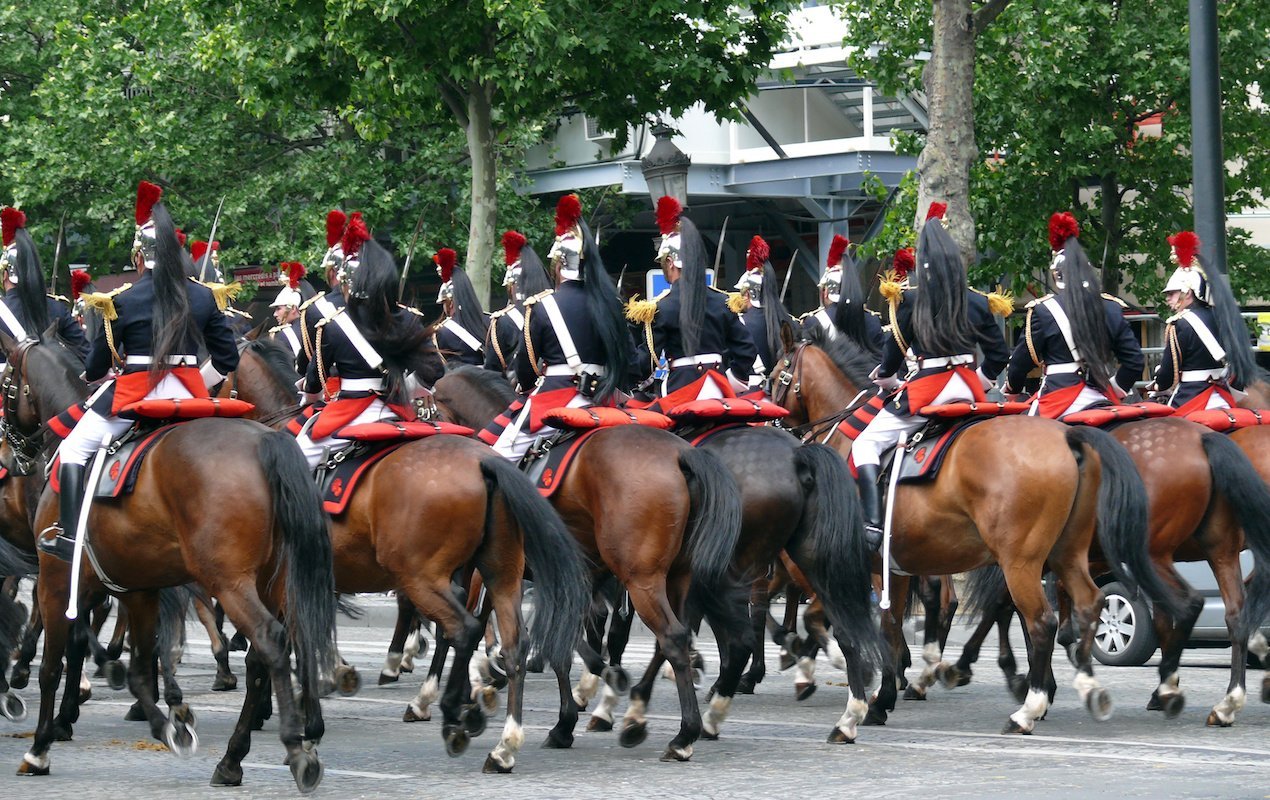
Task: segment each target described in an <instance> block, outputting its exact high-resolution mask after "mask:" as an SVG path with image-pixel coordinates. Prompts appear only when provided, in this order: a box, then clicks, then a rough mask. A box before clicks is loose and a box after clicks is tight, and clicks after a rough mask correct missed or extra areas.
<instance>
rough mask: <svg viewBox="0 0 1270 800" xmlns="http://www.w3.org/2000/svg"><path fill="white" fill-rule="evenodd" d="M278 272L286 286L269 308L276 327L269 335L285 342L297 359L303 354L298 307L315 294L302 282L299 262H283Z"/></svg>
mask: <svg viewBox="0 0 1270 800" xmlns="http://www.w3.org/2000/svg"><path fill="white" fill-rule="evenodd" d="M278 270H279V272H281V273H282V274H283V275H286V277H287V285H286V286H284V287H282V289H281V290H280V291H279V292H278V296H277V297H275V298H274V299H273V302H272V303H270V304H269V307H270V308H272V309H273V318H274V321H275V322H277V323H278V324H277V326H276V327H273V328H270V329H269V335H270V336H272V337H274V338H275V339H280V340H281V341H283V342H285V343H286V345H287V347H289V348H291V354H292V355H293V356H294V357H295V358H297V359H299V358H300V356H301V354H302V353H303V352H304V331H303V330H302V326H301V322H300V306H301V305H302V304H303V303H304V301H306V300H308V299H309V298H310V297H313V296H314V295H315V294H316V292H314V291H313V287H312V286H309V284H308V282H307V281H304V265H303V264H301V263H300V262H299V261H284V262H282V263H281V264H279V265H278Z"/></svg>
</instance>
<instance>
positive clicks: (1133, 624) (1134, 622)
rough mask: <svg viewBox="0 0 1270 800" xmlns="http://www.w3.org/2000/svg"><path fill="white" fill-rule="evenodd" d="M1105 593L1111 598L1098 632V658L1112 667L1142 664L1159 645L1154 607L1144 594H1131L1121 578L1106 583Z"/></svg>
mask: <svg viewBox="0 0 1270 800" xmlns="http://www.w3.org/2000/svg"><path fill="white" fill-rule="evenodd" d="M1102 593H1103V595H1104V596H1105V597H1106V598H1107V602H1106V603H1105V604H1104V605H1103V609H1102V615H1101V616H1100V617H1099V620H1098V628H1097V630H1096V631H1095V632H1094V658H1096V659H1098V661H1099V662H1100V663H1103V664H1106V665H1108V666H1112V667H1140V666H1142V665H1143V664H1145V663H1147V660H1148V659H1150V658H1151V656H1153V655H1155V650H1156V648H1157V647H1158V646H1159V642H1158V641H1157V640H1156V638H1155V628H1154V627H1153V626H1152V625H1151V607H1150V606H1148V605H1147V603H1146V600H1144V599H1142V598H1141V597H1140V596H1139V597H1130V596H1129V592H1127V591H1126V590H1125V588H1124V586H1123V585H1121V584H1120V583H1117V582H1112V583H1109V584H1107V585H1106V586H1104V587H1103V588H1102Z"/></svg>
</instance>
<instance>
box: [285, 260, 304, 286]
mask: <svg viewBox="0 0 1270 800" xmlns="http://www.w3.org/2000/svg"><path fill="white" fill-rule="evenodd" d="M283 266H285V267H286V268H287V286H289V287H291V288H292V289H299V288H300V279H301V278H303V277H304V265H303V264H301V263H300V262H299V261H291V262H289V263H287V264H284V265H283Z"/></svg>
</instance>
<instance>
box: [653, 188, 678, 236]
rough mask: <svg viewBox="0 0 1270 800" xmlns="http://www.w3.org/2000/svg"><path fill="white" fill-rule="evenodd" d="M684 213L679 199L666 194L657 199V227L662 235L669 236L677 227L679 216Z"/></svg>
mask: <svg viewBox="0 0 1270 800" xmlns="http://www.w3.org/2000/svg"><path fill="white" fill-rule="evenodd" d="M683 213H684V209H683V206H681V205H679V201H678V200H676V199H675V198H673V197H670V196H668V195H662V196H661V197H660V198H658V200H657V229H658V230H659V231H661V235H662V236H669V235H670V234H672V233H674V232H675V229H676V228H678V227H679V217H680V216H681V215H682V214H683Z"/></svg>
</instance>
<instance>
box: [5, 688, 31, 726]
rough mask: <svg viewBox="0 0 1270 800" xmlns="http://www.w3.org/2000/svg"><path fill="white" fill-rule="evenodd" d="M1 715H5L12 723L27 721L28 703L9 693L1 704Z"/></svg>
mask: <svg viewBox="0 0 1270 800" xmlns="http://www.w3.org/2000/svg"><path fill="white" fill-rule="evenodd" d="M0 714H4V718H5V719H7V720H9V721H10V722H21V721H22V720H24V719H26V703H25V702H24V701H23V700H22V698H21V697H18V696H17V695H16V694H14V693H13V692H9V693H7V694H6V695H5V696H4V700H3V701H2V702H0Z"/></svg>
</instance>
